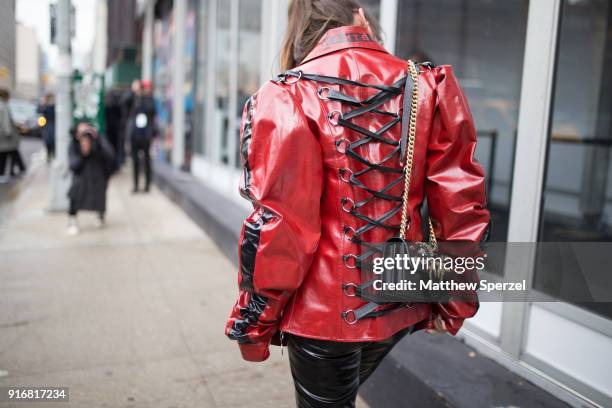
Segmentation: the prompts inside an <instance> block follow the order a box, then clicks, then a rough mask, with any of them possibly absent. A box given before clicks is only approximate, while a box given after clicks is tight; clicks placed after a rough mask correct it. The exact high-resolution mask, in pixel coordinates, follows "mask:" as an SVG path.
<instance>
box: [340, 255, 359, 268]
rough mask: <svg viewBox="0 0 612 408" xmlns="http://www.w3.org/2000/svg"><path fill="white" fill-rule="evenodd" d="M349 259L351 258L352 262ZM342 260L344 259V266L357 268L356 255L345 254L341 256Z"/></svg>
mask: <svg viewBox="0 0 612 408" xmlns="http://www.w3.org/2000/svg"><path fill="white" fill-rule="evenodd" d="M351 259H352V260H353V262H350V260H351ZM342 260H343V261H344V266H346V267H347V268H349V269H355V268H357V255H353V254H347V255H344V256H343V257H342Z"/></svg>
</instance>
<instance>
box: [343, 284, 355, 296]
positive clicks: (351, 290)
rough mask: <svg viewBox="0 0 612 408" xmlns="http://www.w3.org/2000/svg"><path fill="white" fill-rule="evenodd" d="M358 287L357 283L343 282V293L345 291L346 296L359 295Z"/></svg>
mask: <svg viewBox="0 0 612 408" xmlns="http://www.w3.org/2000/svg"><path fill="white" fill-rule="evenodd" d="M357 289H358V286H357V284H356V283H353V282H349V283H343V284H342V293H344V295H345V296H348V297H355V296H357Z"/></svg>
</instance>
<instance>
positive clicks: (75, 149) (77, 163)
mask: <svg viewBox="0 0 612 408" xmlns="http://www.w3.org/2000/svg"><path fill="white" fill-rule="evenodd" d="M68 164H69V166H70V170H72V172H73V173H74V174H81V172H82V171H83V166H84V165H85V157H83V154H82V153H81V148H80V146H79V142H77V141H76V140H75V139H72V141H71V142H70V148H69V150H68Z"/></svg>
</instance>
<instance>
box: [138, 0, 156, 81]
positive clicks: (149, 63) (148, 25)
mask: <svg viewBox="0 0 612 408" xmlns="http://www.w3.org/2000/svg"><path fill="white" fill-rule="evenodd" d="M153 6H154V2H153V1H151V0H147V2H146V4H145V11H144V28H143V29H142V74H141V77H142V79H144V80H148V81H150V80H151V79H152V78H153V23H154V8H153Z"/></svg>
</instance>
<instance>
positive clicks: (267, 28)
mask: <svg viewBox="0 0 612 408" xmlns="http://www.w3.org/2000/svg"><path fill="white" fill-rule="evenodd" d="M154 3H155V4H154ZM364 4H366V5H367V7H368V8H369V9H370V10H371V11H372V13H373V14H374V15H376V16H378V18H379V20H380V23H381V26H382V28H383V30H384V32H385V39H384V43H385V46H386V48H387V49H388V50H390V51H391V52H394V53H395V54H396V55H398V56H401V57H403V58H408V57H410V56H413V55H424V56H425V58H426V59H429V60H431V61H432V62H434V63H435V64H450V65H453V67H454V69H455V72H456V74H457V76H458V78H459V79H460V82H461V84H462V86H463V88H464V90H465V92H466V95H467V97H468V99H469V102H470V106H471V109H472V113H473V116H474V118H475V122H476V125H477V130H478V137H479V144H478V151H477V153H476V155H477V159H478V160H479V161H480V162H481V163H482V165H483V167H484V168H485V170H486V172H487V177H488V195H489V201H490V208H491V210H492V214H493V225H494V229H493V237H492V239H493V241H499V242H560V241H585V242H593V241H597V242H602V243H606V242H610V241H612V168H611V166H610V146H612V134H611V129H612V79H611V78H610V75H609V73H610V72H612V69H611V68H612V4H610V2H608V1H606V0H508V1H503V2H502V1H490V0H463V1H455V0H369V1H366V2H364ZM287 5H288V1H287V0H227V1H226V0H223V1H221V0H174V1H173V2H167V1H160V2H154V1H147V0H143V1H141V2H140V11H141V14H142V16H143V21H144V32H143V40H144V43H143V51H142V53H143V77H146V78H147V77H151V78H154V82H155V87H156V91H155V92H156V96H157V99H158V103H159V104H162V105H163V106H164V109H163V110H162V114H161V118H160V119H161V121H162V122H163V124H164V132H163V133H162V142H161V143H160V151H163V152H165V153H164V154H160V157H162V158H163V159H165V160H168V161H170V162H172V163H173V164H174V165H175V166H176V167H183V168H185V169H190V171H191V172H192V173H193V174H194V175H195V176H197V177H199V178H201V180H202V181H203V182H204V183H206V184H207V185H208V186H209V187H212V188H214V189H215V190H216V191H219V192H221V193H223V194H224V195H225V197H226V198H227V200H234V201H239V202H241V203H242V200H241V199H240V198H239V197H238V193H237V185H238V180H239V175H240V170H239V167H240V162H239V155H238V147H239V146H238V145H239V123H240V116H241V112H242V105H243V104H244V101H245V100H246V98H248V96H249V95H251V94H252V93H254V92H255V91H256V90H257V89H258V88H259V86H260V85H261V84H262V83H263V82H264V81H266V80H268V79H270V78H272V77H273V76H274V75H275V74H277V73H278V54H279V49H280V41H281V38H282V34H283V31H284V27H285V25H286V12H287ZM431 22H435V24H431ZM606 67H607V68H606ZM606 74H608V75H606ZM244 205H245V206H246V203H244ZM537 264H538V260H537V259H521V260H520V261H519V264H517V267H516V268H508V269H507V270H512V271H514V272H509V273H513V274H514V275H513V276H512V280H513V281H514V280H519V279H526V280H528V281H530V282H533V284H534V286H535V287H536V289H537V288H538V285H540V284H541V283H542V282H546V281H550V280H553V281H555V280H558V279H560V278H559V277H558V276H555V275H554V274H553V275H550V272H545V271H546V270H545V269H541V268H538V267H537ZM575 278H576V279H573V280H571V282H572V283H571V285H570V286H571V287H570V289H569V291H570V292H571V291H580V290H591V291H593V290H599V291H607V293H612V275H610V274H609V273H603V272H601V271H599V272H594V273H593V276H579V277H575ZM570 298H571V296H570V297H568V299H570ZM611 305H612V303H593V302H590V303H578V302H572V301H570V300H565V299H560V300H558V301H554V302H547V303H525V302H523V303H519V302H514V303H512V302H507V303H501V302H500V303H490V302H489V303H483V304H482V306H481V310H480V312H479V313H478V315H477V317H476V318H474V319H472V320H470V321H469V322H467V323H466V325H465V328H464V330H462V332H461V336H463V337H464V338H465V340H466V342H467V343H469V344H470V345H472V346H474V347H475V348H477V349H478V350H480V351H481V352H482V353H485V354H486V355H488V356H490V357H492V358H493V359H495V360H497V361H498V362H500V363H501V364H503V365H505V366H506V367H508V368H509V369H511V370H513V371H515V372H517V373H519V374H521V375H522V376H524V377H525V378H527V379H528V380H530V381H532V382H534V383H536V384H537V385H539V386H541V387H543V388H544V389H546V390H548V391H550V392H551V393H554V394H555V395H558V396H559V397H561V398H562V399H564V400H566V401H567V402H569V403H571V404H572V405H574V406H584V405H587V406H612V376H610V375H609V369H610V367H612V308H611Z"/></svg>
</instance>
